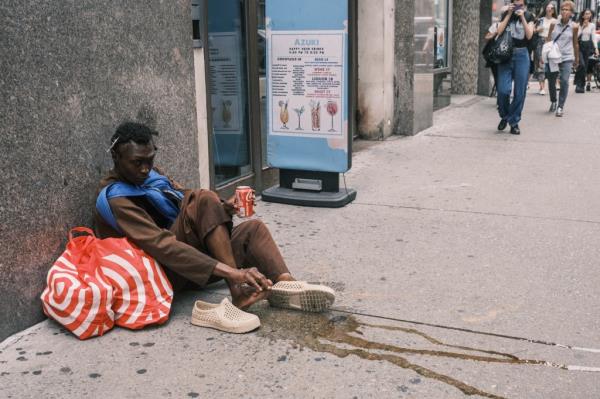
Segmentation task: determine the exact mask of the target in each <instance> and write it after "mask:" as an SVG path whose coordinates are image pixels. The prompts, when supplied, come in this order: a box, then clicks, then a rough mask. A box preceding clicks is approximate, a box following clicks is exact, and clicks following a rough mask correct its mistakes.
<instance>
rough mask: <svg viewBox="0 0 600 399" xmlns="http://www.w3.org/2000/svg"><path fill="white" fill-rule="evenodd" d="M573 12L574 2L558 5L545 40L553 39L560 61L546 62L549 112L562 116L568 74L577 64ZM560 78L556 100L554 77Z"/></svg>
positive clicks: (576, 25)
mask: <svg viewBox="0 0 600 399" xmlns="http://www.w3.org/2000/svg"><path fill="white" fill-rule="evenodd" d="M574 12H575V3H573V2H572V1H564V2H563V3H562V4H561V6H560V18H559V20H558V21H557V22H556V23H555V24H553V25H552V26H551V27H550V32H549V33H548V39H547V41H551V40H552V41H554V42H555V43H556V44H557V46H558V49H559V50H560V63H559V64H558V65H552V64H551V63H546V64H545V65H546V67H545V69H546V73H547V75H546V77H547V78H548V88H549V89H550V112H556V116H558V117H562V116H563V113H564V107H565V102H566V101H567V95H568V94H569V76H571V70H572V68H573V67H575V68H577V66H578V64H579V43H578V41H577V37H578V32H579V25H578V24H577V23H575V22H573V21H572V20H571V18H572V17H573V13H574ZM557 77H558V78H559V79H560V95H559V97H558V104H557V102H556V79H557Z"/></svg>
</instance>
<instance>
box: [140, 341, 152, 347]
mask: <svg viewBox="0 0 600 399" xmlns="http://www.w3.org/2000/svg"><path fill="white" fill-rule="evenodd" d="M142 346H143V347H146V348H150V347H151V346H154V342H147V343H145V344H144V345H142Z"/></svg>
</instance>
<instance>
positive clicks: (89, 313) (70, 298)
mask: <svg viewBox="0 0 600 399" xmlns="http://www.w3.org/2000/svg"><path fill="white" fill-rule="evenodd" d="M73 231H82V232H87V233H89V234H90V235H88V236H79V237H73ZM95 241H96V238H95V237H94V234H93V232H92V231H91V230H89V229H86V228H81V227H80V228H75V229H73V230H71V232H70V233H69V242H68V244H67V249H66V250H65V252H63V254H62V255H61V256H60V257H59V258H58V259H57V260H56V262H55V263H54V265H52V267H51V268H50V270H49V271H48V277H47V279H46V284H47V285H46V289H45V290H44V292H43V293H42V296H41V299H42V307H43V309H44V313H45V314H46V315H47V316H48V317H51V318H53V319H54V320H56V321H57V322H59V323H60V324H62V325H63V326H64V327H65V328H67V329H68V330H69V331H71V332H72V333H73V334H75V335H76V336H77V337H78V338H79V339H87V338H91V337H95V336H98V335H102V334H104V333H105V332H106V331H108V330H110V329H111V328H112V327H113V324H114V314H113V311H112V308H111V307H112V287H111V286H110V285H109V284H108V283H107V282H106V281H105V279H104V276H103V275H101V274H100V273H99V272H98V270H94V269H93V268H92V267H90V265H89V261H90V254H89V253H90V250H91V249H92V247H93V246H94V243H95Z"/></svg>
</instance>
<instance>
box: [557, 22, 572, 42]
mask: <svg viewBox="0 0 600 399" xmlns="http://www.w3.org/2000/svg"><path fill="white" fill-rule="evenodd" d="M569 26H571V23H570V22H569V23H568V24H567V26H565V27H564V28H563V30H561V31H560V33H559V34H558V36H556V39H554V40H553V42H554V43H556V41H557V40H558V38H559V37H560V36H561V35H562V34H563V33H565V31H566V30H567V28H568V27H569Z"/></svg>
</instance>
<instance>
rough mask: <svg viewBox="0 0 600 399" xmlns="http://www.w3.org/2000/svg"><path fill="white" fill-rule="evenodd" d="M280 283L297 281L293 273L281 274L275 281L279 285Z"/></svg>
mask: <svg viewBox="0 0 600 399" xmlns="http://www.w3.org/2000/svg"><path fill="white" fill-rule="evenodd" d="M280 281H296V279H295V278H294V277H292V274H291V273H281V274H280V275H279V276H277V278H276V279H275V282H276V283H278V282H280Z"/></svg>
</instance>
